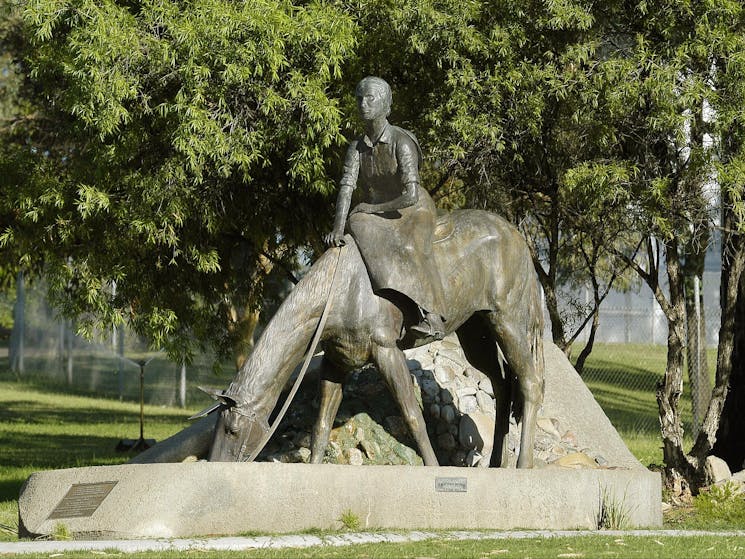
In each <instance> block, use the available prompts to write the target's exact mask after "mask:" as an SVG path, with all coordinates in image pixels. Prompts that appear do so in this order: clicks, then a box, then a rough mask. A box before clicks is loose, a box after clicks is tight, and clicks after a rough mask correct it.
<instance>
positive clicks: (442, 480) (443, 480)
mask: <svg viewBox="0 0 745 559" xmlns="http://www.w3.org/2000/svg"><path fill="white" fill-rule="evenodd" d="M435 491H438V492H440V493H465V492H467V491H468V480H467V479H466V478H464V477H436V478H435Z"/></svg>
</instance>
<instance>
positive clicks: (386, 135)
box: [362, 120, 391, 148]
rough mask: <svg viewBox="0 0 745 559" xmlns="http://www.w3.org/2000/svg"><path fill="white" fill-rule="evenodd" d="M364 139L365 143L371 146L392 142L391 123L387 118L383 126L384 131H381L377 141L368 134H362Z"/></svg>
mask: <svg viewBox="0 0 745 559" xmlns="http://www.w3.org/2000/svg"><path fill="white" fill-rule="evenodd" d="M362 141H363V142H365V145H366V146H367V147H369V148H371V147H374V146H375V144H381V143H382V144H390V143H391V124H390V123H389V122H388V121H387V120H386V121H385V126H384V127H383V131H382V132H381V133H380V136H378V139H377V140H376V141H374V142H373V141H372V140H371V139H370V138H369V137H368V135H367V134H365V135H364V136H362Z"/></svg>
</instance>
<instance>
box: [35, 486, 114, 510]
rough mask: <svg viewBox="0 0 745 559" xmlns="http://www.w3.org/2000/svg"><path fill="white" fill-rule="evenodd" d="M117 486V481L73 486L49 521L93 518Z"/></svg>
mask: <svg viewBox="0 0 745 559" xmlns="http://www.w3.org/2000/svg"><path fill="white" fill-rule="evenodd" d="M116 484H117V482H116V481H103V482H100V483H75V484H73V485H72V487H70V489H69V490H68V491H67V494H66V495H65V496H64V497H62V500H61V501H60V502H59V504H58V505H57V506H56V507H55V508H54V510H53V511H52V513H51V514H50V515H49V516H48V517H47V519H52V518H81V517H85V516H93V513H94V512H96V510H97V509H98V507H99V506H101V503H103V501H104V499H106V497H108V496H109V493H111V490H112V489H114V486H115V485H116Z"/></svg>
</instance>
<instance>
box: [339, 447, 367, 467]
mask: <svg viewBox="0 0 745 559" xmlns="http://www.w3.org/2000/svg"><path fill="white" fill-rule="evenodd" d="M344 457H345V458H346V459H347V463H348V464H349V465H351V466H362V464H364V463H365V459H364V457H363V456H362V451H361V450H360V449H359V448H348V449H346V450H345V451H344Z"/></svg>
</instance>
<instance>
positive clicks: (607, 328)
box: [547, 272, 721, 436]
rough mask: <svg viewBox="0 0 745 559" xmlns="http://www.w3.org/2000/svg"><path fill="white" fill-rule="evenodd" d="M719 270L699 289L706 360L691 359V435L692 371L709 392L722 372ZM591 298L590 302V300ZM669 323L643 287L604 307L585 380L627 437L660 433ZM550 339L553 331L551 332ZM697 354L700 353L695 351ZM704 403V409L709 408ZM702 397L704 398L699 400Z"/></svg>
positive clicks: (691, 426) (684, 407)
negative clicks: (659, 399)
mask: <svg viewBox="0 0 745 559" xmlns="http://www.w3.org/2000/svg"><path fill="white" fill-rule="evenodd" d="M719 282H720V273H719V272H705V273H704V276H703V281H702V282H701V284H700V285H699V286H698V288H699V289H700V291H701V294H702V299H703V301H704V304H703V305H701V306H700V307H697V309H696V316H695V317H694V318H693V319H694V321H697V322H698V323H699V324H700V331H701V332H702V335H701V337H700V339H701V342H700V343H701V344H702V345H703V346H704V347H702V352H701V353H700V354H699V355H701V354H703V355H704V356H705V357H704V358H703V359H700V360H699V361H698V362H697V363H695V364H694V366H693V368H691V367H690V364H689V363H688V359H687V358H686V364H685V371H684V390H683V394H682V396H681V400H680V408H681V416H682V420H683V428H684V431H685V432H686V434H687V435H688V436H690V435H691V434H692V433H694V432H695V431H696V429H697V425H696V424H695V423H696V422H695V421H694V418H693V406H692V399H693V397H694V396H693V395H698V394H700V392H697V391H695V390H694V391H693V392H692V391H691V384H692V382H691V380H692V377H691V372H692V371H693V373H694V375H695V371H696V370H700V374H701V377H699V381H701V380H700V379H704V381H705V386H702V388H703V390H702V392H704V393H705V392H706V388H707V387H709V388H708V394H710V392H711V388H710V387H711V386H713V379H714V373H715V369H716V348H717V343H718V341H719V327H720V321H721V310H720V306H719ZM571 296H572V297H573V298H574V299H575V300H582V299H583V298H588V297H589V293H585V292H583V291H581V290H580V291H578V292H575V293H573V294H572V295H571ZM588 300H589V299H588ZM667 333H668V331H667V321H666V319H665V315H664V313H663V312H662V309H661V308H660V306H659V304H658V303H657V302H656V301H655V300H654V297H653V296H652V294H651V293H650V291H649V290H648V289H646V288H639V289H638V290H632V291H629V292H625V293H619V292H614V293H611V294H610V295H609V296H608V297H607V299H606V300H605V301H604V302H603V304H602V305H601V308H600V320H599V328H598V331H597V332H596V336H595V342H594V344H593V351H592V353H591V354H590V356H589V358H588V359H587V362H586V363H585V367H584V370H583V371H582V378H583V380H584V381H585V383H586V384H587V385H588V387H589V388H590V390H591V391H592V393H593V395H594V396H595V399H596V400H597V401H598V403H599V404H600V405H601V406H602V407H603V410H604V411H605V413H606V414H607V415H608V417H609V418H610V420H611V422H612V423H613V424H614V426H615V427H616V428H617V429H618V430H619V431H620V432H621V433H622V434H624V435H625V436H628V435H634V434H653V435H658V434H659V418H658V407H657V401H656V396H655V391H656V388H657V384H658V383H659V382H661V381H662V379H663V376H664V373H665V367H666V360H667ZM547 336H549V337H550V331H549V332H547ZM588 337H589V327H585V329H584V330H583V331H582V332H581V334H580V335H579V336H578V338H577V341H576V342H575V343H574V344H573V346H572V353H571V355H570V359H571V361H572V362H573V363H575V362H576V360H577V356H578V355H579V352H580V351H581V350H582V348H583V347H584V345H585V344H586V343H587V340H588ZM693 354H694V355H696V352H694V353H693ZM708 394H707V395H706V401H702V402H701V403H700V406H703V407H704V409H705V406H706V405H707V404H708ZM699 397H700V396H699Z"/></svg>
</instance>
